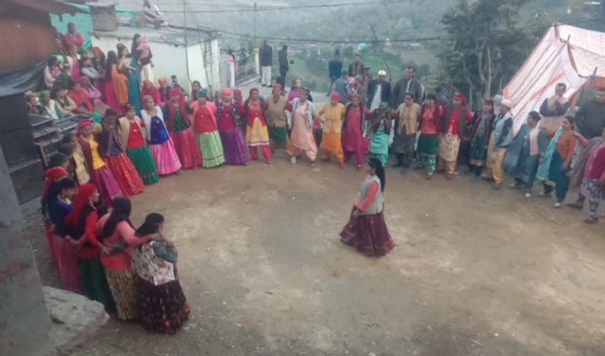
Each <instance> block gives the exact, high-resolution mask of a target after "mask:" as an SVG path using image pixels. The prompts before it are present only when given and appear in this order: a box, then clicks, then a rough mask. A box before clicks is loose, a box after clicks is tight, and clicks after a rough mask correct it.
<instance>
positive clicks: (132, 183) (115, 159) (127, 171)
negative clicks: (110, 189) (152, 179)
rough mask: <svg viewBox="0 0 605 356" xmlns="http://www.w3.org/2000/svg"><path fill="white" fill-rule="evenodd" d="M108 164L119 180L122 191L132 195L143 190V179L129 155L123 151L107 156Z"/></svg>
mask: <svg viewBox="0 0 605 356" xmlns="http://www.w3.org/2000/svg"><path fill="white" fill-rule="evenodd" d="M107 165H108V166H109V169H110V170H111V172H112V173H113V176H114V177H115V178H116V180H117V181H118V184H119V185H120V188H121V189H122V192H124V194H126V196H132V195H136V194H140V193H142V192H143V186H144V184H143V179H141V176H140V175H139V172H137V170H136V169H135V168H134V165H133V164H132V162H131V161H130V159H129V158H128V156H127V155H125V154H124V153H121V154H119V155H116V156H110V157H108V158H107Z"/></svg>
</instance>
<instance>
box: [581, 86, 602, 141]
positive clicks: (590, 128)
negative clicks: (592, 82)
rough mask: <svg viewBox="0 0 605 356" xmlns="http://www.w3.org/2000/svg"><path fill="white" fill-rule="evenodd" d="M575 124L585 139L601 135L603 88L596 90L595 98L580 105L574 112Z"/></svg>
mask: <svg viewBox="0 0 605 356" xmlns="http://www.w3.org/2000/svg"><path fill="white" fill-rule="evenodd" d="M576 125H577V126H578V130H579V131H580V133H581V134H582V136H584V137H585V138H586V139H588V140H590V139H592V138H595V137H598V136H601V135H602V134H603V129H605V88H600V89H598V90H597V93H596V97H595V100H592V101H590V102H588V103H586V104H584V105H582V106H581V107H580V109H579V110H578V112H577V113H576Z"/></svg>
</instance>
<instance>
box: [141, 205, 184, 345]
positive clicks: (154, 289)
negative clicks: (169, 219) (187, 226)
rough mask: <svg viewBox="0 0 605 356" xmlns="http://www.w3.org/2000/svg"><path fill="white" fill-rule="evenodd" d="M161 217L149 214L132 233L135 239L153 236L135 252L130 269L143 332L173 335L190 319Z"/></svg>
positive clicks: (171, 245)
mask: <svg viewBox="0 0 605 356" xmlns="http://www.w3.org/2000/svg"><path fill="white" fill-rule="evenodd" d="M163 226H164V217H163V216H162V215H160V214H158V213H151V214H149V215H147V217H145V222H144V223H143V224H142V225H141V226H139V228H138V229H137V230H136V231H135V236H136V237H137V238H146V237H147V236H151V235H155V236H157V238H156V239H155V240H150V241H148V242H146V243H144V244H142V245H140V246H138V247H137V248H136V249H135V254H134V259H133V269H134V271H135V273H136V276H137V285H138V298H137V299H138V300H137V302H138V308H139V309H138V314H139V318H140V320H141V322H142V323H143V325H144V326H145V328H146V329H148V330H150V331H153V332H159V333H163V334H174V333H176V332H177V331H179V330H180V328H181V327H182V326H183V323H184V322H185V321H186V320H187V319H188V318H189V312H190V309H189V306H188V305H187V300H186V298H185V294H184V293H183V290H182V288H181V284H180V282H179V279H178V272H177V268H176V263H177V260H178V252H177V250H176V248H175V247H174V244H173V243H172V242H170V241H168V240H166V239H165V238H164V234H163Z"/></svg>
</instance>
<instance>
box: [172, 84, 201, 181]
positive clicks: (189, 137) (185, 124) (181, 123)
mask: <svg viewBox="0 0 605 356" xmlns="http://www.w3.org/2000/svg"><path fill="white" fill-rule="evenodd" d="M165 111H166V126H167V127H168V132H170V136H171V137H172V141H174V147H175V149H176V153H177V155H178V156H179V160H180V161H181V164H182V165H183V168H184V169H194V168H197V167H201V166H202V163H203V161H202V154H201V153H200V148H199V147H198V145H197V142H196V140H195V134H194V133H193V129H192V128H191V126H192V122H191V121H192V115H191V112H190V108H189V107H188V106H187V103H186V102H185V93H184V92H183V90H182V89H181V88H177V87H175V88H170V99H169V100H168V102H167V105H166V110H165Z"/></svg>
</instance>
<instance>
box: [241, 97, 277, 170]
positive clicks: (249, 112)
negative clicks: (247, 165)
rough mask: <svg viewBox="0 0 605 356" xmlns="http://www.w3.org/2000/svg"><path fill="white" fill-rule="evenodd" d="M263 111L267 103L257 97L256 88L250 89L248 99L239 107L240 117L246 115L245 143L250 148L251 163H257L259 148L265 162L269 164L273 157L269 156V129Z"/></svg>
mask: <svg viewBox="0 0 605 356" xmlns="http://www.w3.org/2000/svg"><path fill="white" fill-rule="evenodd" d="M265 110H267V103H266V102H265V101H264V100H262V99H261V98H260V96H259V91H258V89H257V88H252V89H250V97H248V99H246V101H245V102H244V105H242V107H241V113H242V115H246V117H247V119H248V126H247V128H246V141H247V142H248V147H249V148H250V156H251V157H252V160H253V161H258V150H257V147H260V149H261V151H262V152H263V157H265V162H266V163H267V164H271V161H272V160H273V156H272V155H271V144H270V141H269V129H268V127H267V119H265Z"/></svg>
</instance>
